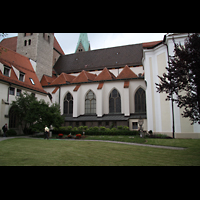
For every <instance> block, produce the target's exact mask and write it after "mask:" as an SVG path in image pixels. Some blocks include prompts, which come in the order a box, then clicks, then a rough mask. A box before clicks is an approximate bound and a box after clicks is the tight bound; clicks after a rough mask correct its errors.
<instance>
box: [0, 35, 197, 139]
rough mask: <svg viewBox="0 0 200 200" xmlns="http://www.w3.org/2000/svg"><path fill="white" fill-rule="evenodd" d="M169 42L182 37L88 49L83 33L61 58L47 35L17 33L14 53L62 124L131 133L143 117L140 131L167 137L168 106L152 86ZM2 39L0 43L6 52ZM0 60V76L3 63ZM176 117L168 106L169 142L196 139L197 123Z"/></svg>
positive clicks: (163, 63) (162, 68)
mask: <svg viewBox="0 0 200 200" xmlns="http://www.w3.org/2000/svg"><path fill="white" fill-rule="evenodd" d="M173 38H174V40H175V42H176V43H181V44H184V40H185V39H186V38H187V34H166V35H165V36H164V38H163V40H161V41H154V42H148V43H139V44H132V45H126V46H118V47H112V48H105V49H98V50H92V49H91V47H90V43H89V40H88V35H87V33H81V34H80V36H79V39H78V43H77V46H76V49H75V53H73V54H68V55H65V54H64V52H63V50H62V49H61V47H60V45H59V44H58V43H56V42H55V41H57V40H56V39H55V37H54V34H53V33H47V34H46V33H43V34H42V33H30V34H28V33H20V34H18V39H17V46H16V50H15V51H16V52H15V53H16V54H17V53H18V55H23V56H26V57H28V58H29V61H30V63H31V64H32V67H33V69H34V70H32V71H34V73H36V74H37V77H38V80H40V84H41V85H40V86H41V87H42V90H43V92H40V94H41V93H42V94H43V98H44V99H45V100H46V101H49V102H51V103H55V102H57V103H59V105H60V110H61V114H62V115H64V117H65V123H64V126H69V125H70V126H73V127H74V126H81V125H83V126H88V127H90V126H105V127H108V128H109V127H117V126H120V125H122V126H128V127H129V129H130V130H137V129H138V126H139V125H138V120H139V119H143V122H144V123H143V129H144V130H146V131H149V130H152V131H153V132H154V133H160V134H166V135H169V136H172V104H171V101H165V99H166V95H165V94H162V93H161V94H160V93H157V92H156V85H155V83H159V78H158V75H160V76H162V74H163V73H164V72H165V71H166V69H165V67H166V66H168V60H169V56H170V55H173V53H174V52H173V50H174V44H173V40H172V39H173ZM4 40H5V39H4ZM4 40H3V41H2V42H1V43H0V44H1V45H2V46H4V47H7V48H9V46H8V45H7V46H6V42H5V41H4ZM7 40H8V39H7ZM55 44H56V45H55ZM11 46H12V45H11ZM31 46H32V48H31ZM12 48H13V47H12ZM0 57H1V55H0ZM0 62H1V63H2V69H0V70H2V71H1V72H2V76H3V66H5V63H4V62H2V60H0ZM11 67H14V66H12V65H11ZM15 68H17V67H15ZM13 70H14V68H13ZM4 76H5V74H4ZM0 78H1V77H0ZM0 84H4V83H3V82H2V81H1V80H0ZM0 86H1V85H0ZM45 95H46V96H45ZM48 97H49V98H48ZM41 98H42V97H41ZM1 112H2V111H1ZM7 112H9V111H7ZM181 113H182V109H180V108H178V107H177V106H176V105H175V104H174V121H175V138H200V125H198V124H194V125H191V121H189V119H187V118H182V116H181ZM1 115H2V114H1Z"/></svg>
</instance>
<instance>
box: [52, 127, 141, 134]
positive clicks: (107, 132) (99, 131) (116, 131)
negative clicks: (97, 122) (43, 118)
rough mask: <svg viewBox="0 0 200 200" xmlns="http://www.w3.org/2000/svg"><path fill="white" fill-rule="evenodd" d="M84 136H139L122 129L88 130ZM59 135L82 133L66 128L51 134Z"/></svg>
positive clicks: (134, 132)
mask: <svg viewBox="0 0 200 200" xmlns="http://www.w3.org/2000/svg"><path fill="white" fill-rule="evenodd" d="M84 132H85V135H139V132H138V131H130V130H124V129H118V130H117V129H116V128H112V129H108V128H105V129H102V128H101V129H100V130H99V129H97V128H96V127H95V128H94V127H93V128H92V127H91V128H90V129H88V130H85V131H84ZM59 133H62V134H64V135H69V134H70V133H71V134H72V135H76V134H83V131H82V130H80V129H79V128H73V129H71V130H69V129H68V128H67V127H60V128H58V129H54V130H53V132H52V134H56V135H58V134H59Z"/></svg>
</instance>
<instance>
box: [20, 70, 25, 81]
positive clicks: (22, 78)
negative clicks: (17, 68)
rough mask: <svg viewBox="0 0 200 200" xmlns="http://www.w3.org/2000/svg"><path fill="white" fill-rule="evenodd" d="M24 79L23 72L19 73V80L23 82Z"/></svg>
mask: <svg viewBox="0 0 200 200" xmlns="http://www.w3.org/2000/svg"><path fill="white" fill-rule="evenodd" d="M24 77H25V74H24V73H23V72H20V73H19V80H20V81H22V82H24Z"/></svg>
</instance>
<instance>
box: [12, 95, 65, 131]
mask: <svg viewBox="0 0 200 200" xmlns="http://www.w3.org/2000/svg"><path fill="white" fill-rule="evenodd" d="M12 106H14V109H15V112H16V114H17V115H18V117H19V124H20V125H21V126H22V129H23V130H27V129H31V130H32V131H43V130H44V127H45V125H47V126H50V125H53V126H54V127H59V126H61V124H62V123H64V118H63V117H62V116H61V114H60V107H59V105H58V104H52V105H51V106H50V105H49V103H46V102H45V101H44V100H43V99H42V100H40V101H38V100H37V98H36V97H35V96H34V95H32V94H28V93H26V92H25V93H24V94H21V95H20V96H19V97H16V101H14V102H12Z"/></svg>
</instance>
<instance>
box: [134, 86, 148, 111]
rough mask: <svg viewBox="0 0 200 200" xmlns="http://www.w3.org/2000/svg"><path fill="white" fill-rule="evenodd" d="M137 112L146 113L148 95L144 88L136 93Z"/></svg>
mask: <svg viewBox="0 0 200 200" xmlns="http://www.w3.org/2000/svg"><path fill="white" fill-rule="evenodd" d="M135 112H146V95H145V91H144V90H143V89H142V88H139V89H138V90H137V92H136V93H135Z"/></svg>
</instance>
